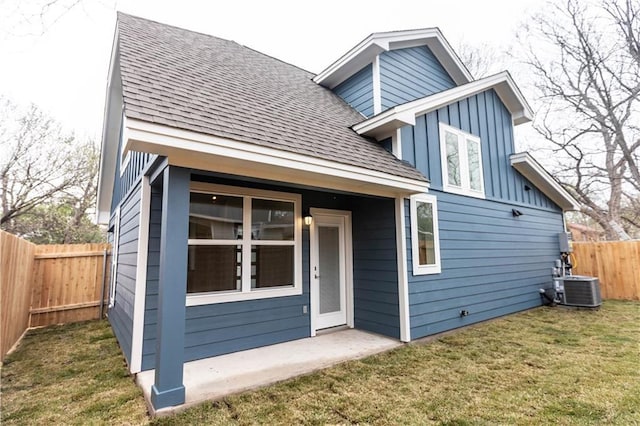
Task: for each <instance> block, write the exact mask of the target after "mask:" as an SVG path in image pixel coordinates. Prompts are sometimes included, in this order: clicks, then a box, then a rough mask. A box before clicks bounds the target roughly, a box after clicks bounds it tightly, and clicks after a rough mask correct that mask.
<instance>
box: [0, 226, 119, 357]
mask: <svg viewBox="0 0 640 426" xmlns="http://www.w3.org/2000/svg"><path fill="white" fill-rule="evenodd" d="M109 247H110V246H109V244H65V245H35V244H31V243H29V242H27V241H25V240H22V239H20V238H17V237H15V236H13V235H11V234H8V233H6V232H3V231H0V261H1V264H0V265H1V269H0V297H1V299H0V309H1V310H0V320H1V321H2V330H1V331H2V335H1V336H0V343H1V345H2V346H1V347H0V354H1V355H2V359H4V356H5V354H6V353H7V351H9V349H11V347H12V346H13V345H14V344H15V343H16V342H17V341H18V340H19V339H20V336H22V334H23V333H24V331H25V330H26V329H27V328H29V327H38V326H44V325H50V324H60V323H68V322H76V321H84V320H88V319H97V318H100V317H101V316H102V313H101V312H100V306H101V303H100V297H101V296H102V297H103V302H106V299H107V298H108V294H107V291H108V283H109V270H110V268H109V265H110V261H111V260H110V256H109V255H108V250H109ZM105 251H107V256H105Z"/></svg>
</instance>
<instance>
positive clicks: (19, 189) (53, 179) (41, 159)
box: [0, 98, 98, 242]
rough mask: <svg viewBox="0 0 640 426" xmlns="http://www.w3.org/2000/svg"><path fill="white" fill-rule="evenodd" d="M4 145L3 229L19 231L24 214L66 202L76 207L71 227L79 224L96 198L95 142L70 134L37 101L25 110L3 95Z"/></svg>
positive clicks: (0, 141) (0, 136) (0, 171)
mask: <svg viewBox="0 0 640 426" xmlns="http://www.w3.org/2000/svg"><path fill="white" fill-rule="evenodd" d="M0 146H2V150H1V152H0V202H1V207H2V211H1V215H0V227H1V228H2V229H5V230H8V231H14V232H15V231H18V230H20V229H21V225H20V220H21V218H22V217H23V216H25V215H28V214H32V213H34V212H35V211H36V209H37V208H38V207H41V206H42V205H45V204H47V203H60V202H63V201H64V202H65V203H68V204H69V205H70V206H72V210H73V212H72V218H73V219H72V223H71V225H72V226H73V225H75V226H79V225H80V224H81V222H82V220H83V217H84V216H86V212H87V210H88V209H89V208H90V206H92V205H93V203H94V201H95V196H96V178H97V168H98V166H97V164H98V161H97V157H98V154H97V148H96V147H95V145H94V144H93V143H92V142H91V141H85V142H82V141H78V140H76V139H75V137H74V136H73V135H70V134H66V133H65V132H63V131H62V129H61V128H60V126H59V125H58V124H57V123H56V122H55V121H54V120H53V119H52V118H50V117H48V116H47V115H45V114H44V113H43V112H42V111H40V110H39V109H38V108H37V107H35V106H33V105H32V106H31V107H29V108H28V109H26V110H21V109H20V108H19V107H18V106H16V105H15V104H13V103H12V102H10V101H9V100H7V99H2V98H0ZM17 233H20V232H17ZM63 239H64V238H63ZM60 242H65V241H60Z"/></svg>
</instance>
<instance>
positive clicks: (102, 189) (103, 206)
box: [95, 23, 122, 225]
mask: <svg viewBox="0 0 640 426" xmlns="http://www.w3.org/2000/svg"><path fill="white" fill-rule="evenodd" d="M118 38H119V31H118V23H116V28H115V32H114V36H113V45H112V47H111V58H110V61H109V71H108V74H107V88H106V95H105V107H104V116H103V120H102V141H101V145H100V169H99V171H98V188H97V191H98V193H97V197H96V218H95V219H96V223H97V224H101V225H105V224H108V223H109V219H110V210H111V197H112V195H113V184H114V175H115V167H116V160H117V151H118V145H117V142H116V143H115V144H114V143H109V141H113V140H116V141H117V139H118V135H119V132H120V125H121V121H122V80H121V76H120V66H119V63H120V58H119V55H120V49H119V47H118Z"/></svg>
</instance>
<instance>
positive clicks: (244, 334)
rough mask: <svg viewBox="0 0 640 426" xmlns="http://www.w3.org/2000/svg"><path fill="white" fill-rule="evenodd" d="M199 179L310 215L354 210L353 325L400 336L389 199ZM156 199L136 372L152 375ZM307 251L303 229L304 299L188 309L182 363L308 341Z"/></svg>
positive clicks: (157, 196)
mask: <svg viewBox="0 0 640 426" xmlns="http://www.w3.org/2000/svg"><path fill="white" fill-rule="evenodd" d="M197 173H198V172H194V175H196V176H197V179H198V180H201V181H208V182H211V183H216V184H221V185H230V186H245V187H252V188H257V189H266V190H272V191H279V192H289V193H299V194H301V195H302V211H309V209H310V208H325V209H336V210H349V211H352V228H353V232H352V233H353V261H354V273H353V277H354V305H355V312H354V321H355V326H356V328H360V329H363V330H369V331H374V332H377V333H381V334H386V335H388V336H392V337H398V336H399V317H398V293H397V291H398V289H397V287H398V285H397V263H396V258H395V221H394V204H393V200H388V199H387V200H384V199H378V198H368V197H354V196H349V195H345V194H335V193H329V192H322V191H313V190H301V189H294V188H289V187H283V186H275V185H272V184H271V185H270V184H265V183H258V182H251V183H248V182H243V181H236V180H228V179H218V178H212V177H206V176H202V175H197ZM161 197H162V194H161V191H160V190H159V189H157V188H152V194H151V215H150V228H149V237H150V238H149V253H148V260H147V261H148V266H147V290H146V304H145V319H144V321H145V323H144V333H143V335H144V340H143V355H142V370H148V369H152V368H153V367H154V363H155V350H156V348H155V337H156V323H157V315H158V311H157V302H158V278H159V277H158V266H159V262H160V252H159V250H160V224H161V217H162V216H161V213H162V211H161V205H162V199H161ZM309 244H310V241H309V227H308V226H303V228H302V284H303V286H302V287H303V294H302V295H299V296H288V297H278V298H271V299H260V300H249V301H239V302H228V303H217V304H211V305H202V306H189V307H187V311H186V324H185V329H186V335H185V361H191V360H195V359H201V358H206V357H211V356H217V355H222V354H226V353H231V352H236V351H241V350H245V349H252V348H256V347H260V346H266V345H272V344H276V343H281V342H285V341H289V340H295V339H300V338H304V337H309V336H310V334H311V329H310V327H311V325H310V316H309V315H310V309H311V303H310V296H309V275H310V266H309V265H310V259H309V247H310V246H309ZM304 306H306V307H307V313H304V309H303V308H304Z"/></svg>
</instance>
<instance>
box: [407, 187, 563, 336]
mask: <svg viewBox="0 0 640 426" xmlns="http://www.w3.org/2000/svg"><path fill="white" fill-rule="evenodd" d="M430 193H431V194H432V195H435V196H436V197H437V200H438V220H439V232H440V256H441V265H442V272H441V273H440V274H433V275H418V276H414V275H413V273H412V264H411V227H410V225H407V228H406V235H407V247H408V256H407V257H408V259H409V261H408V265H407V268H408V271H409V280H408V281H409V304H410V310H409V311H410V318H411V338H412V339H416V338H420V337H424V336H428V335H432V334H435V333H440V332H443V331H446V330H451V329H454V328H457V327H461V326H464V325H469V324H472V323H475V322H478V321H484V320H487V319H490V318H496V317H499V316H502V315H506V314H511V313H514V312H518V311H522V310H525V309H529V308H533V307H535V306H539V305H540V304H541V299H540V293H539V291H538V290H539V289H540V288H548V287H550V285H551V278H550V270H551V268H552V267H553V263H554V260H555V259H556V258H557V257H558V233H559V232H562V230H563V222H562V215H561V212H560V210H559V208H555V209H553V208H549V209H546V208H539V207H533V206H532V207H519V208H518V209H519V210H521V211H522V212H523V213H524V214H523V215H522V216H519V217H513V215H512V214H511V208H512V205H511V204H510V203H505V202H496V201H490V200H482V199H477V198H472V197H464V196H460V195H456V194H450V193H443V192H438V191H430ZM405 207H406V208H405V211H406V212H407V217H406V223H407V224H409V223H410V220H409V215H408V212H409V202H408V201H407V202H406V206H405ZM461 310H467V311H468V312H469V315H468V316H464V317H462V316H460V311H461Z"/></svg>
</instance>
